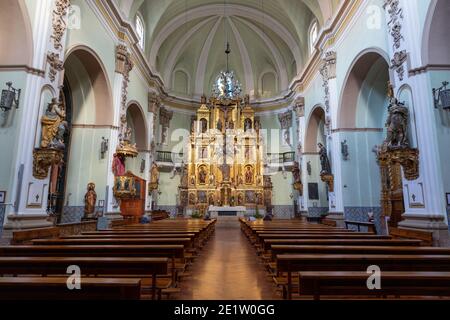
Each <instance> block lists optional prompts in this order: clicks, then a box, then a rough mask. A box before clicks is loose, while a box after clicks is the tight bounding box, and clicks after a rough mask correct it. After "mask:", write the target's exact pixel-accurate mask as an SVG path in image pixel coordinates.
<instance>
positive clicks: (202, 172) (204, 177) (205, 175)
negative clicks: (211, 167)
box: [198, 167, 208, 184]
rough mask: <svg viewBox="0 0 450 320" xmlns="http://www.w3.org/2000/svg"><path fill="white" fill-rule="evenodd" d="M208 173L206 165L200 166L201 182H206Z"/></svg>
mask: <svg viewBox="0 0 450 320" xmlns="http://www.w3.org/2000/svg"><path fill="white" fill-rule="evenodd" d="M207 175H208V173H207V172H206V169H205V167H200V171H199V173H198V180H199V181H200V184H205V183H206V177H207Z"/></svg>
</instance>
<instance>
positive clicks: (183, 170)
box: [180, 162, 188, 187]
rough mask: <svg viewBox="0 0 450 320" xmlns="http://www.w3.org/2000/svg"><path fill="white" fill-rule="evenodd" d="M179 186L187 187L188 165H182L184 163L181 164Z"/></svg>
mask: <svg viewBox="0 0 450 320" xmlns="http://www.w3.org/2000/svg"><path fill="white" fill-rule="evenodd" d="M180 176H181V186H182V187H187V186H188V165H187V164H184V162H183V163H182V164H181V172H180Z"/></svg>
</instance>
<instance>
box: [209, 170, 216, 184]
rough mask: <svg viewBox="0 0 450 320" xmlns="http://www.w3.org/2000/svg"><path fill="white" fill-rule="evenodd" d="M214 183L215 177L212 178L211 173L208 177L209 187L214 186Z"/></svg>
mask: <svg viewBox="0 0 450 320" xmlns="http://www.w3.org/2000/svg"><path fill="white" fill-rule="evenodd" d="M214 182H215V177H214V175H213V174H212V173H211V174H210V175H209V184H210V185H214Z"/></svg>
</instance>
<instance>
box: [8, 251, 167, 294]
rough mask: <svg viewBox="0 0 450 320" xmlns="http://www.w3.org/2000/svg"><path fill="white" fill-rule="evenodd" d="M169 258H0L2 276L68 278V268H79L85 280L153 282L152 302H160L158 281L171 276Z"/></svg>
mask: <svg viewBox="0 0 450 320" xmlns="http://www.w3.org/2000/svg"><path fill="white" fill-rule="evenodd" d="M168 263H169V259H168V258H130V257H0V274H1V275H2V276H19V275H42V276H48V275H67V268H68V267H69V266H72V265H75V266H78V267H79V268H80V272H81V274H82V275H84V276H94V277H103V278H105V277H106V278H108V277H113V278H114V277H117V276H127V277H135V278H139V279H142V278H148V277H150V278H151V279H152V280H151V290H152V298H153V299H155V298H156V290H157V287H156V277H157V275H166V274H167V273H168Z"/></svg>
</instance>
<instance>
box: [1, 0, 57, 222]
mask: <svg viewBox="0 0 450 320" xmlns="http://www.w3.org/2000/svg"><path fill="white" fill-rule="evenodd" d="M53 7H54V1H53V0H42V1H40V2H39V5H38V6H36V11H35V12H32V13H31V14H33V15H34V17H33V21H34V25H33V48H34V51H33V52H34V56H33V61H32V67H33V68H35V69H38V70H45V71H46V74H45V77H42V76H38V75H34V74H28V75H27V78H26V87H25V88H23V90H22V91H23V92H24V94H23V95H22V99H24V107H23V108H24V110H22V112H23V117H22V121H21V123H20V130H19V137H18V141H17V148H18V149H17V158H16V159H17V160H16V163H15V172H16V178H15V179H14V181H13V187H12V193H13V196H12V199H16V198H17V197H18V196H19V202H18V203H16V204H15V207H14V208H10V209H9V211H7V212H6V214H7V219H8V220H7V222H6V224H5V229H10V228H26V227H39V226H48V225H52V222H50V221H46V218H47V214H46V208H47V198H48V187H49V178H47V179H45V180H38V179H36V178H34V177H33V149H34V147H35V133H36V132H37V130H36V129H37V124H38V121H37V119H38V118H39V115H40V101H41V91H42V87H43V86H44V85H45V84H49V85H50V86H52V87H53V89H54V91H55V95H56V96H57V95H58V94H59V92H58V87H57V84H58V83H59V81H60V79H59V78H60V77H59V76H58V77H57V79H56V80H55V83H51V82H50V81H49V80H48V79H47V75H48V73H47V69H46V62H45V61H46V56H47V51H48V50H49V48H50V47H53V45H52V44H51V43H50V32H51V25H52V12H53ZM63 43H64V42H63ZM22 165H23V167H24V171H23V175H22V177H23V178H22V180H21V181H19V179H18V172H19V170H20V167H21V166H22ZM19 186H20V187H19Z"/></svg>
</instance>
